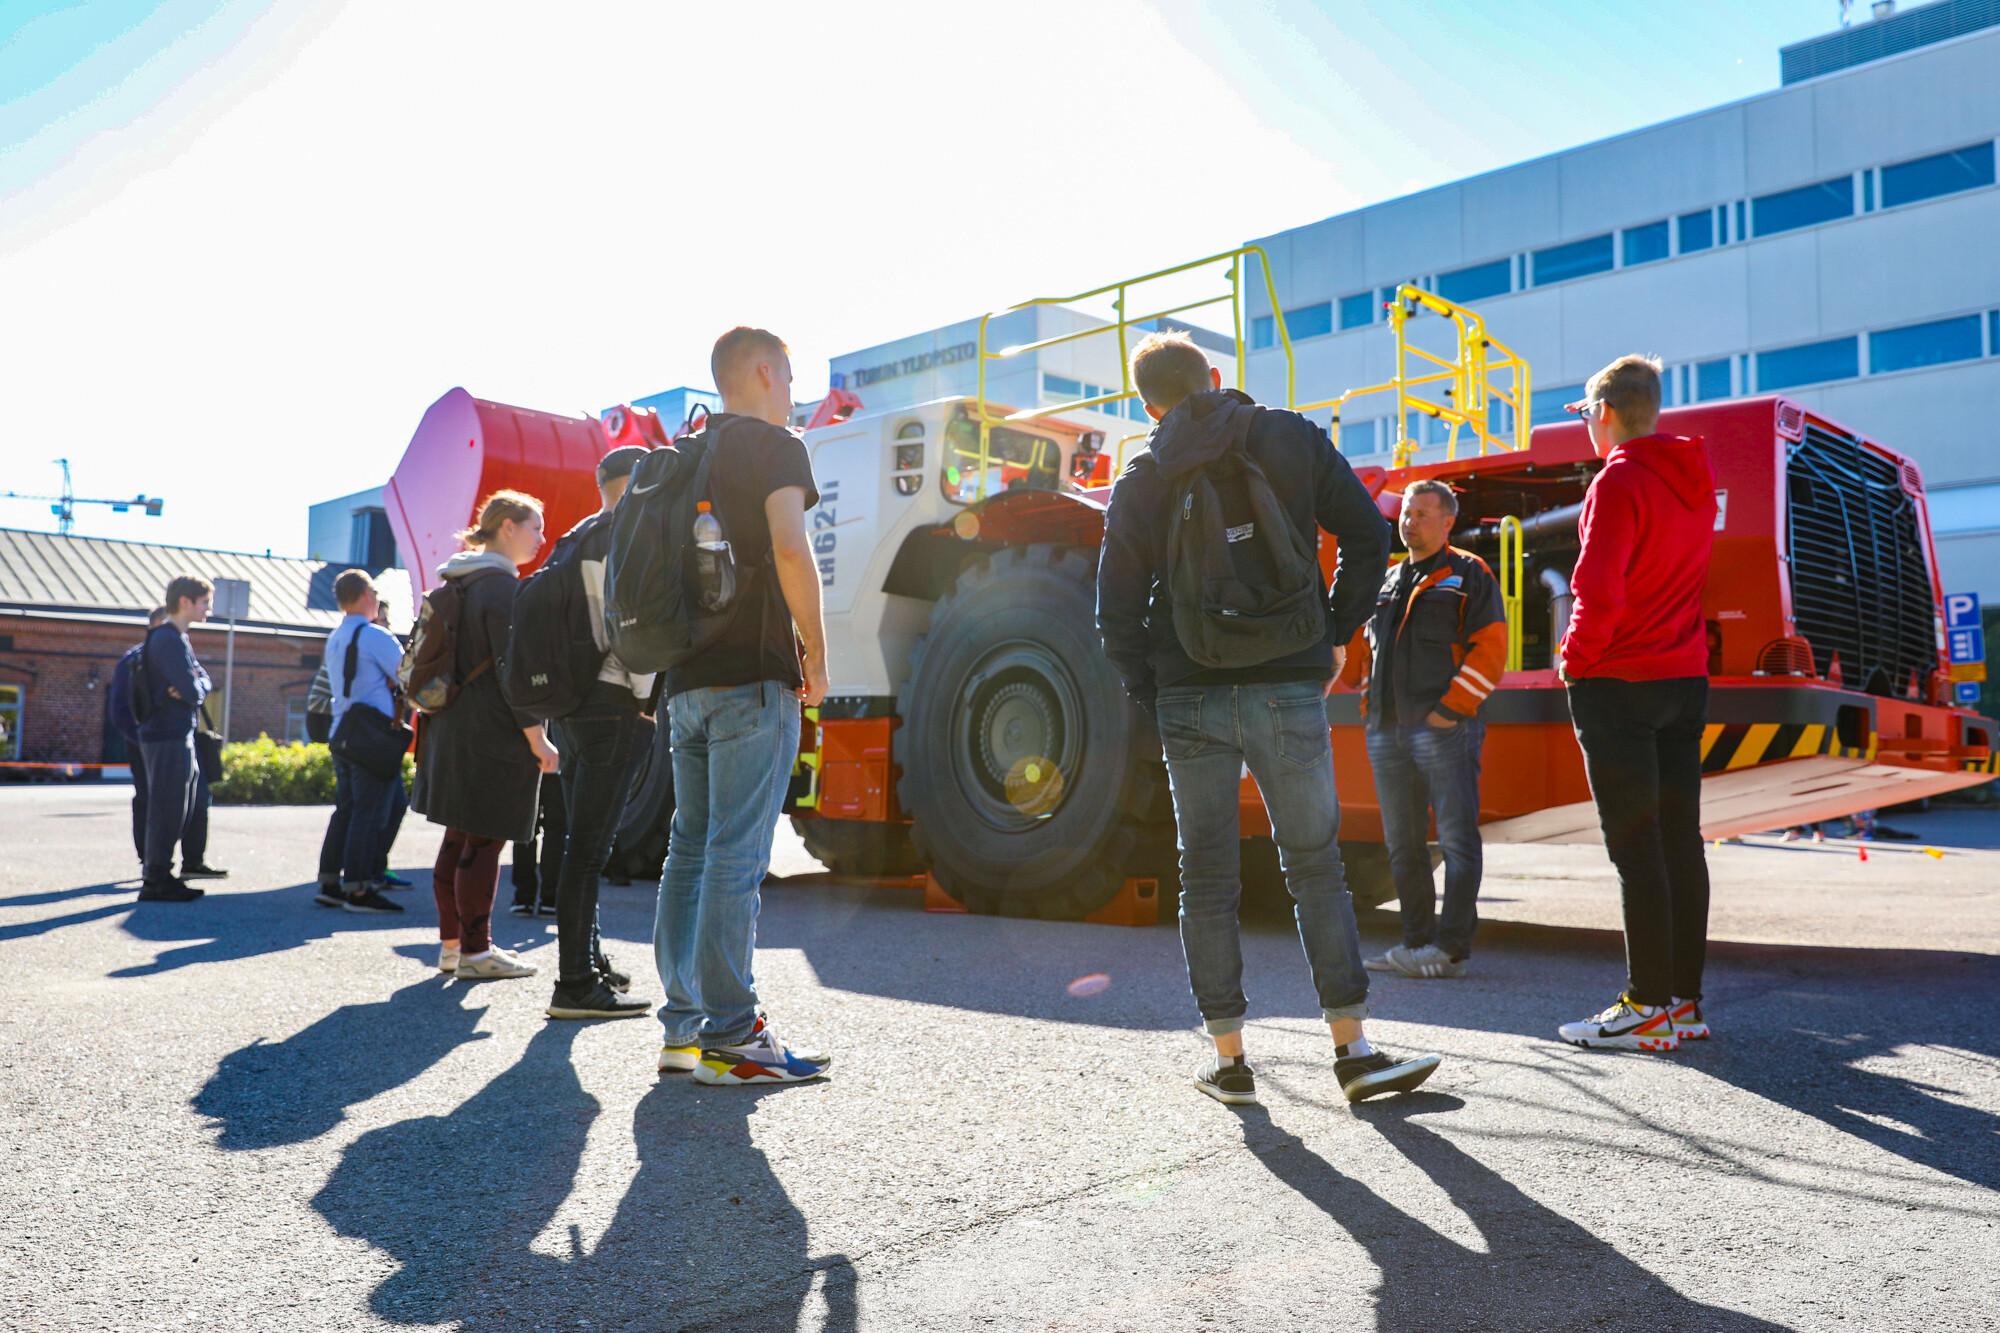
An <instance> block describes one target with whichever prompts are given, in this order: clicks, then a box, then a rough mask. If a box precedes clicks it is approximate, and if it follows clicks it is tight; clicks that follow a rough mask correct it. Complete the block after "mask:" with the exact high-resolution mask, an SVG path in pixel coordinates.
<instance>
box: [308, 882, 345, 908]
mask: <svg viewBox="0 0 2000 1333" xmlns="http://www.w3.org/2000/svg"><path fill="white" fill-rule="evenodd" d="M313 901H314V902H316V903H318V904H319V905H320V906H321V907H339V906H340V905H341V904H343V903H345V902H346V901H347V899H345V898H343V897H341V896H340V881H339V880H337V879H323V880H321V881H320V882H319V892H318V893H315V894H314V895H313Z"/></svg>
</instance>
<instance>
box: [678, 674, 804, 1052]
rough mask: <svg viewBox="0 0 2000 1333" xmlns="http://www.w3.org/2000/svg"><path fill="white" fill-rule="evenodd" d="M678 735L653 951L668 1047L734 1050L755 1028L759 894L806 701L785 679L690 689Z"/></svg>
mask: <svg viewBox="0 0 2000 1333" xmlns="http://www.w3.org/2000/svg"><path fill="white" fill-rule="evenodd" d="M667 707H668V712H669V714H670V716H671V719H672V721H671V725H672V728H673V750H674V794H675V797H676V804H675V806H674V825H673V833H672V835H671V837H670V838H669V840H668V842H667V865H666V869H665V870H664V871H663V872H662V873H661V875H660V905H659V911H658V914H657V915H656V916H655V918H654V920H653V954H654V957H655V958H656V959H657V960H658V962H659V967H660V984H661V986H662V987H663V988H664V989H665V991H666V1002H665V1003H664V1004H662V1005H661V1006H660V1022H661V1024H662V1025H663V1026H664V1027H665V1029H666V1033H665V1039H666V1044H667V1045H669V1046H694V1045H702V1046H733V1045H736V1044H738V1043H740V1042H743V1041H747V1040H749V1037H750V1030H751V1029H752V1028H753V1027H755V1026H756V1022H757V988H756V984H755V982H754V981H753V980H752V979H751V975H750V959H751V954H752V952H753V951H754V949H755V947H756V943H757V903H758V888H759V886H760V885H762V884H763V882H764V872H765V871H766V870H768V869H769V868H770V865H771V837H772V834H773V833H774V832H775V831H776V828H777V823H778V816H779V814H780V813H781V812H782V811H783V809H784V803H785V788H786V787H787V786H788V785H789V784H790V782H791V774H792V767H793V765H794V764H795V763H796V762H797V759H798V753H799V696H798V695H797V694H795V693H793V692H792V691H791V690H788V689H786V688H785V687H784V686H782V685H779V684H778V683H776V682H775V681H763V682H760V683H758V684H752V685H730V686H719V687H716V688H712V689H699V690H684V691H682V692H681V693H680V694H676V695H675V696H673V698H671V699H670V700H668V701H667Z"/></svg>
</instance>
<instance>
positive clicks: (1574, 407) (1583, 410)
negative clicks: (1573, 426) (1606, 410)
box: [1563, 398, 1598, 421]
mask: <svg viewBox="0 0 2000 1333" xmlns="http://www.w3.org/2000/svg"><path fill="white" fill-rule="evenodd" d="M1597 404H1598V400H1597V399H1595V398H1579V399H1577V400H1576V401H1575V402H1573V403H1564V404H1563V411H1565V412H1569V413H1572V414H1573V415H1575V416H1576V417H1577V418H1579V419H1580V420H1583V421H1588V420H1590V418H1591V417H1592V416H1593V415H1594V414H1595V413H1596V412H1597Z"/></svg>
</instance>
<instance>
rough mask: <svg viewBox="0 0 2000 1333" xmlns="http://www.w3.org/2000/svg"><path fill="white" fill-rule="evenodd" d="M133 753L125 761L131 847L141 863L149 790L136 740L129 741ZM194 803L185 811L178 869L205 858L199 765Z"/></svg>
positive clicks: (203, 782)
mask: <svg viewBox="0 0 2000 1333" xmlns="http://www.w3.org/2000/svg"><path fill="white" fill-rule="evenodd" d="M131 746H132V753H131V754H130V755H128V756H127V757H126V763H128V764H130V765H131V767H132V847H133V850H135V851H137V852H138V853H139V861H140V863H141V864H144V863H145V860H146V802H147V800H148V799H149V795H150V789H149V788H148V787H147V786H146V750H145V747H144V746H143V745H141V744H140V743H139V742H137V741H133V742H132V743H131ZM194 782H195V794H194V805H193V808H191V809H190V810H189V811H188V817H187V826H186V827H185V828H183V829H182V830H181V869H183V870H185V869H187V868H188V867H189V866H198V865H203V864H205V863H206V862H207V860H208V806H209V795H208V779H207V778H205V777H203V776H201V765H199V764H197V765H195V777H194Z"/></svg>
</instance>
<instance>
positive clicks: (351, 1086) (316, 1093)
mask: <svg viewBox="0 0 2000 1333" xmlns="http://www.w3.org/2000/svg"><path fill="white" fill-rule="evenodd" d="M473 993H474V988H473V987H471V986H463V985H453V984H451V983H449V982H447V981H445V980H444V979H443V978H441V977H437V976H431V977H427V978H426V979H424V980H423V981H418V982H412V983H411V984H410V985H408V986H405V987H403V988H402V989H401V990H399V991H397V992H395V993H394V994H393V995H391V996H390V997H389V998H388V999H386V1000H378V1001H376V1002H374V1003H372V1004H347V1005H342V1006H341V1007H340V1008H338V1009H336V1010H334V1011H333V1012H332V1013H330V1014H328V1015H326V1017H324V1018H322V1019H320V1020H319V1021H318V1022H317V1023H314V1024H313V1025H312V1026H310V1027H307V1028H304V1029H301V1030H300V1031H299V1032H297V1033H295V1034H294V1035H292V1036H290V1037H287V1038H286V1039H285V1040H283V1041H280V1042H266V1041H264V1040H263V1039H262V1038H259V1039H258V1040H257V1041H254V1042H252V1043H250V1045H248V1046H245V1047H243V1048H241V1049H240V1050H237V1051H233V1052H231V1053H230V1054H228V1055H226V1056H224V1057H223V1059H222V1063H221V1064H219V1065H218V1066H216V1070H215V1073H214V1074H212V1075H210V1076H209V1080H208V1082H207V1083H206V1084H205V1085H204V1086H203V1087H202V1090H201V1091H200V1092H198V1093H196V1094H195V1097H194V1102H193V1105H194V1109H195V1110H196V1111H197V1112H199V1113H200V1114H202V1115H205V1116H208V1117H209V1118H210V1119H211V1120H213V1121H215V1122H216V1124H215V1129H216V1145H217V1146H218V1147H221V1148H228V1149H232V1150H240V1149H251V1148H275V1147H279V1146H282V1145H286V1144H293V1143H304V1142H306V1141H307V1140H309V1139H315V1138H318V1137H319V1136H320V1135H321V1134H324V1133H326V1132H327V1131H328V1130H330V1129H332V1128H333V1127H334V1126H336V1125H338V1124H339V1123H340V1122H341V1121H342V1120H343V1119H345V1118H346V1116H347V1108H348V1107H350V1106H355V1105H358V1104H359V1103H361V1102H365V1101H367V1100H368V1099H369V1098H370V1097H374V1096H377V1095H378V1094H380V1093H384V1092H387V1091H389V1090H390V1089H392V1088H400V1087H402V1086H403V1085H404V1084H405V1083H408V1082H409V1081H410V1080H411V1079H414V1078H417V1077H418V1076H420V1075H421V1074H423V1073H424V1072H425V1071H426V1070H428V1069H429V1068H430V1067H431V1066H432V1065H435V1064H436V1063H437V1062H438V1061H440V1060H442V1059H444V1057H445V1056H447V1055H449V1054H451V1052H452V1051H453V1050H454V1049H456V1048H457V1047H458V1046H460V1045H461V1044H463V1043H465V1042H468V1041H480V1040H484V1039H485V1038H487V1037H488V1036H490V1035H491V1034H490V1033H485V1032H475V1031H474V1030H473V1029H474V1027H475V1026H476V1025H477V1024H478V1022H479V1019H480V1017H481V1015H482V1014H483V1013H484V1012H485V1010H484V1009H483V1008H468V1007H467V1006H466V1003H465V1001H466V999H467V997H469V996H470V995H472V994H473Z"/></svg>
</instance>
